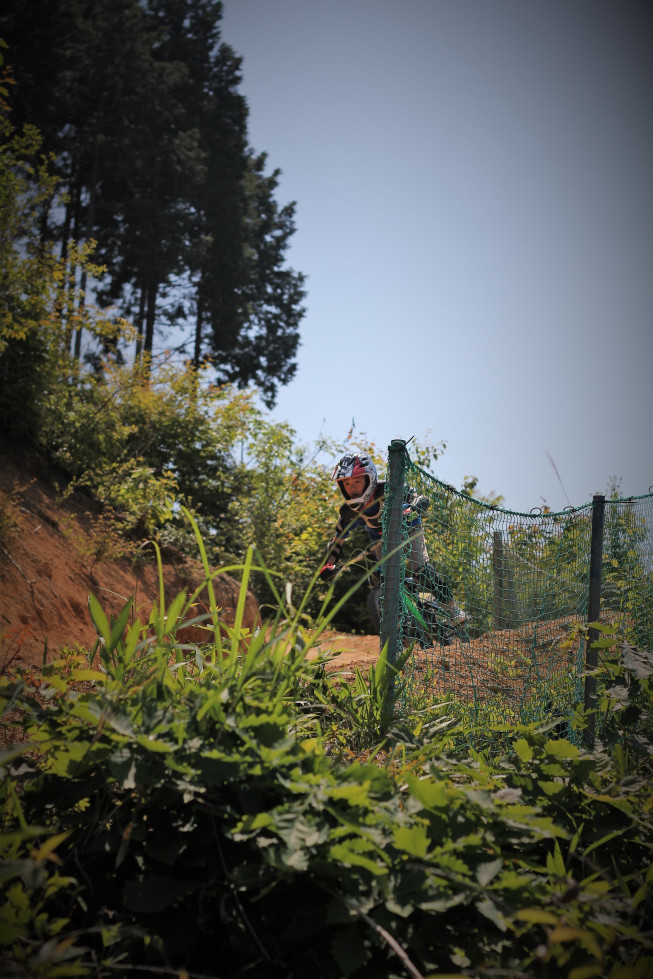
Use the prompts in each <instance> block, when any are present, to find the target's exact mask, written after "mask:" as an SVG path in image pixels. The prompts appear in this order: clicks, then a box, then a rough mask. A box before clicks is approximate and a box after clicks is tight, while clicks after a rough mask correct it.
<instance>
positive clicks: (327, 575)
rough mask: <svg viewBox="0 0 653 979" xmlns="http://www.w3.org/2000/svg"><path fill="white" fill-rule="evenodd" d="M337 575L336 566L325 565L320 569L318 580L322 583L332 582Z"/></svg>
mask: <svg viewBox="0 0 653 979" xmlns="http://www.w3.org/2000/svg"><path fill="white" fill-rule="evenodd" d="M335 573H336V566H335V564H325V565H324V567H323V568H321V569H320V572H319V574H318V578H319V579H320V580H321V581H331V579H332V578H333V577H334V576H335Z"/></svg>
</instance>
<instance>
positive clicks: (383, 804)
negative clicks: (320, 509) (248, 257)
mask: <svg viewBox="0 0 653 979" xmlns="http://www.w3.org/2000/svg"><path fill="white" fill-rule="evenodd" d="M195 531H196V536H197V540H198V546H199V548H200V554H201V556H202V559H203V561H204V565H205V570H206V581H205V582H204V585H203V592H204V595H203V599H204V604H205V605H206V607H207V608H208V610H209V611H208V613H207V614H206V615H205V616H202V617H199V618H201V621H202V622H203V624H204V625H205V626H206V627H207V629H208V632H207V635H208V637H209V640H210V641H207V642H206V643H205V644H202V645H196V644H191V643H185V642H182V641H181V640H180V639H179V634H180V630H181V627H182V625H188V624H190V622H195V623H196V624H197V622H198V621H199V619H198V617H195V616H194V615H193V609H194V608H195V607H197V599H198V597H199V591H198V592H196V593H195V594H194V595H191V596H186V595H184V594H180V595H178V596H176V597H175V598H174V599H173V600H172V602H171V603H170V604H166V600H165V595H164V591H163V583H162V577H161V585H160V594H159V599H158V601H157V603H156V605H155V607H154V609H153V611H152V613H151V615H150V617H149V620H148V621H147V622H140V621H139V619H138V618H137V617H136V616H135V612H134V608H133V605H132V603H131V602H128V603H127V604H126V605H125V607H124V608H123V610H122V612H121V613H120V615H119V616H118V617H117V618H116V619H115V620H114V621H109V620H108V619H107V617H106V616H105V614H104V612H103V610H102V608H101V606H100V604H99V603H98V601H97V600H96V599H95V598H94V597H93V596H91V597H90V599H89V610H90V614H91V616H92V619H93V622H94V624H95V627H96V630H97V634H98V640H97V643H96V645H95V647H94V648H93V649H91V650H88V652H87V653H86V654H82V653H80V652H79V651H71V652H70V653H69V654H68V655H65V656H63V657H62V658H61V659H60V660H59V661H57V662H55V663H50V664H49V665H47V666H46V667H44V669H43V671H42V672H41V673H39V674H35V673H34V672H32V673H30V674H27V673H21V672H20V671H16V672H14V673H12V674H10V675H7V676H5V677H4V678H3V679H2V681H1V686H0V700H1V704H2V711H3V718H4V723H5V724H6V725H7V726H11V727H12V728H14V729H15V731H17V732H18V733H19V734H20V737H21V739H22V741H21V743H19V744H12V745H11V746H10V747H7V748H6V749H5V750H4V751H3V752H2V754H1V755H0V761H1V763H2V783H1V790H0V791H1V794H2V802H3V814H4V815H3V823H2V833H1V834H0V850H1V852H2V859H3V864H2V869H1V871H0V881H1V883H2V888H3V906H2V908H1V909H0V968H1V970H2V974H3V976H7V977H10V976H11V977H44V979H46V977H47V979H49V977H56V976H66V977H68V976H98V977H100V976H101V977H105V976H107V977H108V976H115V975H120V976H125V977H132V976H133V977H137V976H141V975H144V974H158V975H169V976H187V977H189V979H190V977H193V976H195V977H200V976H203V977H214V979H257V977H260V979H274V977H286V979H291V977H295V979H304V977H305V976H308V975H310V976H314V977H315V979H341V977H345V976H346V977H349V976H352V977H356V979H378V977H379V976H383V977H389V979H391V977H405V976H410V977H413V979H414V977H420V976H421V977H427V976H439V977H441V979H444V977H446V976H454V975H455V976H474V977H476V976H478V977H483V976H487V977H489V976H513V977H519V976H522V977H535V979H538V977H542V979H549V977H550V979H554V977H555V979H559V977H561V976H562V977H566V979H589V977H592V976H599V977H603V976H605V977H610V979H643V977H649V976H653V934H652V932H651V928H650V921H651V920H652V919H653V870H652V869H651V850H652V848H653V832H652V826H651V809H652V807H653V793H652V791H651V774H652V772H651V739H650V735H651V720H650V718H651V697H652V681H651V675H652V672H653V659H652V657H651V655H650V654H649V653H646V652H642V651H638V650H634V649H633V648H632V647H627V646H624V647H623V648H619V647H617V646H614V645H613V646H612V647H610V646H609V645H606V647H605V648H606V650H607V651H606V652H605V655H604V657H603V664H602V676H603V677H604V678H606V682H605V683H603V685H602V686H601V687H600V699H599V705H598V709H599V711H600V718H601V722H600V723H598V724H597V732H598V739H597V744H596V746H595V748H594V749H593V750H586V749H583V748H582V747H578V746H576V745H574V744H572V743H571V742H569V741H568V740H565V739H564V738H559V737H553V736H552V732H551V731H549V730H546V729H545V728H546V725H545V726H544V728H538V727H537V726H536V725H534V724H532V725H528V726H521V727H518V728H514V729H512V730H506V729H504V730H502V731H499V732H497V733H498V734H500V735H501V736H502V737H503V738H504V739H505V740H504V745H505V750H503V752H502V753H499V754H495V755H493V756H490V755H489V754H488V753H479V752H474V751H473V750H471V749H469V747H468V746H462V742H459V743H458V747H456V741H455V738H454V737H453V734H454V733H455V732H454V731H452V723H453V722H452V718H451V716H450V715H449V714H448V713H447V711H448V708H447V705H446V704H433V705H429V704H427V703H425V702H422V703H421V704H420V705H419V709H417V708H414V709H412V708H411V707H410V704H405V703H404V702H403V701H402V699H401V696H400V694H401V672H400V669H401V663H399V664H395V666H394V667H393V666H391V665H390V664H389V663H388V662H387V660H386V659H385V657H381V658H380V660H379V663H378V665H377V666H376V667H372V668H370V671H369V673H368V675H367V676H365V675H364V674H362V673H359V674H358V675H357V676H356V678H355V681H354V683H353V684H348V683H345V682H344V679H343V677H341V676H338V674H332V673H330V672H329V671H328V670H327V666H328V658H329V657H328V655H327V654H321V653H319V654H318V655H317V658H315V659H309V658H308V655H307V653H308V651H309V650H310V649H311V648H314V647H315V646H316V645H317V646H318V647H319V644H320V637H321V634H322V633H323V631H324V629H325V628H326V627H327V626H328V624H329V622H331V621H332V618H333V615H334V614H337V606H338V602H335V603H334V602H333V601H332V600H331V599H332V597H333V593H332V590H331V594H330V595H327V598H326V599H325V601H324V603H323V604H322V607H321V610H320V614H319V616H318V618H317V620H316V621H315V622H312V623H310V628H309V627H308V624H307V619H306V615H305V604H304V603H302V604H300V607H299V608H298V609H297V610H296V611H292V612H291V610H289V609H287V608H286V607H285V606H284V603H283V600H282V598H281V597H280V596H277V597H278V606H277V607H278V612H277V615H276V617H275V618H274V620H273V621H271V622H270V623H268V624H267V625H266V627H265V628H263V627H261V628H260V629H259V630H256V631H255V632H254V633H251V632H249V631H248V630H247V629H245V628H243V610H244V604H245V596H246V591H247V586H248V582H249V579H250V576H251V575H252V574H253V573H254V571H256V572H257V573H258V574H261V575H265V576H266V577H267V580H268V583H269V586H270V589H271V590H273V591H275V577H274V575H272V574H271V573H270V572H269V571H268V570H267V569H266V568H265V567H264V566H263V565H262V563H261V562H259V561H258V559H257V557H256V554H255V552H254V550H253V549H250V550H249V551H248V554H247V559H246V561H245V563H244V565H243V566H242V567H241V568H240V569H239V570H240V574H241V592H240V598H239V602H238V605H237V609H236V617H235V622H234V624H233V626H227V625H226V624H225V623H224V621H223V620H222V618H221V614H220V610H219V608H218V607H217V606H216V602H215V594H214V591H213V585H212V581H213V577H212V574H211V573H210V571H209V566H208V561H207V558H206V552H205V551H204V548H203V544H202V541H201V538H200V536H199V532H197V528H195ZM221 570H230V571H232V572H234V571H236V570H237V569H234V568H229V569H221ZM344 600H346V599H342V600H341V601H344ZM406 655H410V651H408V652H407V654H406ZM456 730H458V729H456ZM463 733H464V732H463Z"/></svg>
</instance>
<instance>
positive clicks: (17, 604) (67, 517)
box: [0, 444, 258, 672]
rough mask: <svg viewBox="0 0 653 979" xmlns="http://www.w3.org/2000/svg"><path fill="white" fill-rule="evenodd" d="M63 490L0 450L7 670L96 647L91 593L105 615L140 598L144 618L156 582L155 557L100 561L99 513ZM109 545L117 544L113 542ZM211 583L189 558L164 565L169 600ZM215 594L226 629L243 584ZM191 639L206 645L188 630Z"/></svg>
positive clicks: (0, 567) (53, 478)
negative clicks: (78, 647)
mask: <svg viewBox="0 0 653 979" xmlns="http://www.w3.org/2000/svg"><path fill="white" fill-rule="evenodd" d="M64 485H65V483H64V480H63V479H62V476H61V474H59V473H57V472H56V471H55V470H53V469H52V468H51V467H50V466H48V464H47V462H46V461H45V460H44V459H43V458H42V457H41V456H39V455H37V454H35V453H30V452H26V451H22V450H17V449H15V448H13V447H11V446H8V445H6V444H5V445H3V446H0V667H1V668H2V670H3V672H4V671H5V670H6V669H7V667H8V666H10V665H12V664H13V665H17V664H19V663H20V664H24V665H28V664H35V665H40V664H41V662H42V659H43V655H44V649H45V648H46V644H47V659H48V660H51V659H53V658H55V657H56V655H57V653H58V652H59V650H61V649H62V648H63V647H64V646H72V645H73V644H74V643H79V644H80V645H82V646H84V647H88V646H91V645H92V644H93V642H94V640H95V630H94V627H93V624H92V622H91V618H90V615H89V611H88V596H89V594H90V593H93V594H94V595H95V596H96V597H97V598H98V600H99V601H100V603H101V605H102V606H103V608H104V609H105V611H106V612H107V614H108V615H110V614H115V613H117V611H118V610H119V609H120V608H121V607H122V606H123V605H124V603H125V602H126V601H127V600H128V599H129V598H130V596H133V597H134V604H135V608H136V610H137V614H138V616H139V617H140V619H141V620H144V619H145V620H147V617H148V615H149V613H150V609H151V607H152V600H153V599H156V598H158V594H159V584H158V571H157V567H156V561H155V555H154V550H153V549H150V551H151V555H150V556H147V555H146V551H143V550H142V551H141V553H140V556H139V557H140V559H139V561H138V562H134V561H132V560H131V559H128V558H121V559H119V560H111V559H104V560H95V557H94V554H93V552H94V551H95V552H96V553H97V551H98V549H100V550H101V544H102V540H101V536H98V535H101V534H102V525H101V519H100V517H101V515H100V511H99V508H98V506H97V505H96V504H95V503H94V501H93V500H92V499H91V498H90V497H89V496H86V495H85V494H83V493H80V492H75V493H73V494H72V495H71V496H70V497H68V498H67V499H65V500H62V499H61V498H60V493H59V490H60V489H61V488H63V486H64ZM107 543H110V541H107ZM203 579H204V575H203V572H202V569H201V566H200V564H199V562H198V561H192V560H188V559H184V558H181V557H180V558H179V559H177V560H174V561H171V560H169V559H168V560H167V561H166V563H165V565H164V582H165V590H166V600H167V601H168V602H169V601H171V599H172V598H174V596H175V595H176V594H178V593H179V592H180V591H182V590H184V591H186V592H191V591H192V590H193V589H194V588H195V587H196V586H197V585H198V584H199V583H201V582H202V581H203ZM216 597H217V600H218V604H219V605H220V606H221V608H222V610H223V612H222V616H223V618H224V620H225V621H226V622H232V621H233V616H234V613H235V607H236V602H237V598H238V583H237V582H236V581H235V580H234V579H233V578H231V577H229V576H227V575H222V576H219V578H218V579H217V581H216ZM257 612H258V603H257V601H256V598H255V596H254V595H253V594H252V593H250V594H249V595H248V600H247V604H246V609H245V625H246V626H247V627H252V626H253V625H254V624H255V620H256V616H257ZM186 637H187V638H188V639H201V638H203V636H202V633H201V632H200V631H199V630H197V629H196V630H194V634H191V633H190V630H188V632H187V633H186Z"/></svg>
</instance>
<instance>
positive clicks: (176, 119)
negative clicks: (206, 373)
mask: <svg viewBox="0 0 653 979" xmlns="http://www.w3.org/2000/svg"><path fill="white" fill-rule="evenodd" d="M221 17H222V5H221V4H220V3H215V2H211V0H143V2H139V0H88V2H83V0H60V2H58V3H57V4H52V3H50V2H49V0H34V2H33V3H30V4H27V5H26V4H23V3H21V2H20V0H9V2H8V3H7V5H6V7H5V10H4V12H3V13H2V14H0V30H2V29H4V30H5V32H6V36H7V38H8V41H9V45H10V54H11V57H12V59H13V62H14V64H15V67H16V75H17V81H18V86H17V89H18V93H19V94H18V96H17V98H16V101H15V111H16V115H17V118H18V119H19V120H32V119H33V121H34V122H35V123H36V125H37V126H38V127H39V129H40V130H41V131H42V133H43V138H44V147H45V149H46V150H47V151H48V152H52V153H53V154H54V155H55V158H56V167H57V173H58V174H59V176H60V178H61V181H62V186H63V188H64V189H65V190H66V192H67V204H66V206H65V208H60V209H59V210H58V211H57V212H52V213H49V214H46V215H44V221H43V226H42V234H43V236H44V237H48V238H50V239H52V240H55V241H58V242H59V243H60V249H61V255H62V256H64V257H65V256H66V254H67V249H68V241H69V239H70V238H71V237H72V238H74V239H75V240H78V241H84V240H90V239H91V238H93V239H95V240H96V241H97V257H98V260H99V261H101V262H102V263H103V264H104V265H105V266H106V268H107V270H108V279H107V282H106V285H105V286H103V290H102V292H101V294H100V298H101V300H103V301H104V300H111V301H114V302H116V303H118V304H119V308H120V310H121V312H122V313H124V314H125V315H127V316H131V317H133V319H134V321H135V323H136V326H137V328H138V333H139V338H140V339H139V343H138V350H137V356H140V354H141V353H145V354H149V353H151V352H152V348H153V345H154V339H155V335H158V336H159V337H161V335H162V333H163V329H164V327H165V326H166V324H168V323H172V324H173V325H175V326H176V327H177V328H182V329H183V328H187V324H188V322H189V317H190V316H192V317H193V318H194V322H193V326H192V329H193V334H194V343H193V361H194V363H195V365H196V366H198V365H199V364H200V363H201V362H202V361H204V360H205V359H207V358H210V359H211V360H212V362H213V364H214V366H215V370H216V373H217V375H218V377H219V378H220V379H222V380H229V381H231V382H233V383H236V384H237V385H239V386H246V385H248V384H250V383H254V384H257V385H259V386H260V387H261V390H262V392H263V397H264V400H265V401H266V403H267V404H268V405H271V404H272V403H273V402H274V399H275V395H276V390H277V385H278V384H285V383H287V382H288V381H289V380H290V379H291V377H292V376H293V374H294V371H295V362H294V356H295V353H296V351H297V347H298V344H299V330H298V327H299V323H300V321H301V318H302V316H303V315H304V309H303V307H302V305H301V303H302V300H303V299H304V295H305V294H304V291H303V282H304V276H303V275H302V274H300V273H297V272H294V271H293V270H292V269H290V268H288V267H287V266H286V253H287V248H288V244H289V241H290V238H291V236H292V234H293V233H294V230H295V225H294V215H295V205H294V204H289V205H286V206H285V207H279V206H278V204H277V202H276V200H275V198H274V194H275V192H276V190H277V189H278V177H279V171H278V170H277V171H274V172H273V173H272V174H271V175H268V176H266V175H265V173H264V167H265V162H266V157H265V154H255V153H254V152H253V151H252V150H251V149H250V148H249V146H248V142H247V105H246V103H245V100H244V98H243V97H242V95H241V94H240V93H239V91H238V86H239V84H240V81H241V74H240V65H241V59H240V58H239V57H238V56H236V55H235V53H234V52H233V50H232V49H231V48H230V47H229V46H228V45H226V44H224V43H222V42H221V40H220V21H221ZM82 285H83V283H82ZM83 291H84V290H83V289H82V292H83ZM168 300H169V301H170V304H171V310H170V311H169V312H168V313H167V314H166V312H165V307H166V301H168ZM77 346H79V335H78V337H77Z"/></svg>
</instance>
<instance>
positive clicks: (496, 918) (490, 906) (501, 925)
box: [476, 898, 508, 931]
mask: <svg viewBox="0 0 653 979" xmlns="http://www.w3.org/2000/svg"><path fill="white" fill-rule="evenodd" d="M476 909H477V910H478V911H480V912H481V914H482V915H484V916H485V917H486V918H488V919H489V920H490V921H491V922H492V923H493V924H495V925H496V926H497V928H498V929H499V930H500V931H506V930H507V928H508V922H507V921H506V919H505V917H504V916H503V914H502V913H501V911H499V909H498V907H497V906H496V904H495V903H494V901H491V900H490V899H489V898H485V899H484V900H482V901H477V902H476Z"/></svg>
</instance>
